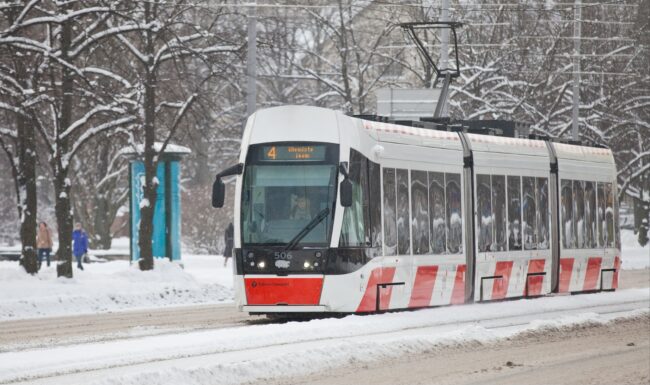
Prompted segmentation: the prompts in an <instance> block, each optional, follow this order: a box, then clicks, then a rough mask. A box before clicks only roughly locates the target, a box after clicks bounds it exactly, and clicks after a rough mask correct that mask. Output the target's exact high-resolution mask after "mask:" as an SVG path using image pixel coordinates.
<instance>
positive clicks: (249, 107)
mask: <svg viewBox="0 0 650 385" xmlns="http://www.w3.org/2000/svg"><path fill="white" fill-rule="evenodd" d="M254 4H256V3H254ZM256 8H257V7H255V6H252V7H250V9H249V11H248V53H247V57H246V75H247V78H248V81H247V87H246V116H250V115H251V114H253V113H254V112H255V108H256V106H255V104H256V101H257V18H256Z"/></svg>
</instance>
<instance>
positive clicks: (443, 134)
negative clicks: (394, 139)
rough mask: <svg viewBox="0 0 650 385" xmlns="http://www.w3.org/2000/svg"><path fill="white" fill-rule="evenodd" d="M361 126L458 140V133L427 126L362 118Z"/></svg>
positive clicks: (368, 128) (394, 132) (381, 130)
mask: <svg viewBox="0 0 650 385" xmlns="http://www.w3.org/2000/svg"><path fill="white" fill-rule="evenodd" d="M362 121H363V128H365V129H367V130H375V131H379V132H390V133H393V134H405V135H415V136H421V137H426V138H435V139H446V140H459V138H458V135H457V134H455V133H453V132H449V131H439V130H431V129H428V128H418V127H410V126H402V125H399V124H392V123H384V122H375V121H372V120H362Z"/></svg>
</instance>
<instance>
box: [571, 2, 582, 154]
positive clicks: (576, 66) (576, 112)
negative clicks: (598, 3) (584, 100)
mask: <svg viewBox="0 0 650 385" xmlns="http://www.w3.org/2000/svg"><path fill="white" fill-rule="evenodd" d="M580 1H581V0H575V10H574V18H575V21H574V24H573V51H574V52H573V126H572V130H571V133H572V136H573V140H576V141H577V140H580V133H579V130H578V128H579V124H578V119H579V118H580V35H581V28H580V27H581V21H580V19H581V18H582V6H581V2H580Z"/></svg>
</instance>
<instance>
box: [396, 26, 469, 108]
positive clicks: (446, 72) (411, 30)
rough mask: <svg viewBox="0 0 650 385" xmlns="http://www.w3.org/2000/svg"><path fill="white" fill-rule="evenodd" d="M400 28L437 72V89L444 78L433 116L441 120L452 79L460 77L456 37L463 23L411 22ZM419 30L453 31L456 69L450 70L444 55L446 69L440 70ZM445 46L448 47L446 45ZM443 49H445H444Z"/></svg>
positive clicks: (434, 83)
mask: <svg viewBox="0 0 650 385" xmlns="http://www.w3.org/2000/svg"><path fill="white" fill-rule="evenodd" d="M399 26H400V27H402V29H403V30H404V31H405V32H406V33H407V35H408V36H409V37H410V38H411V39H412V40H413V42H414V43H415V45H416V46H417V48H418V50H419V51H420V53H421V54H422V57H424V59H425V60H426V62H427V63H429V65H431V68H433V70H434V71H435V72H436V79H435V81H434V82H433V86H434V87H435V86H436V85H437V84H438V80H440V78H443V83H442V88H441V91H440V96H439V98H438V103H437V104H436V110H435V112H434V114H433V117H434V118H441V117H442V113H443V111H445V105H446V103H447V98H448V95H449V84H450V83H451V79H453V78H457V77H459V76H460V60H459V59H458V36H457V35H456V28H460V27H462V26H463V24H462V23H460V22H457V21H425V22H411V23H401V24H399ZM418 29H446V30H451V33H452V34H453V36H454V56H455V59H456V68H449V60H448V58H447V55H444V56H445V58H446V60H444V61H443V63H442V64H443V65H444V66H445V68H438V66H437V65H436V62H435V61H434V60H433V58H432V57H431V55H430V54H429V52H428V51H427V49H426V47H425V45H424V43H422V40H421V39H420V38H419V37H418V35H417V33H416V30H418ZM443 46H446V44H444V45H443ZM443 49H445V48H444V47H443Z"/></svg>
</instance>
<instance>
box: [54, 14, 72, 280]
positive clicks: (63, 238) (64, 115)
mask: <svg viewBox="0 0 650 385" xmlns="http://www.w3.org/2000/svg"><path fill="white" fill-rule="evenodd" d="M68 9H69V6H68V5H63V6H61V13H62V14H65V13H66V12H67V11H68ZM71 33H72V25H71V23H70V22H69V21H64V22H63V23H61V37H60V39H61V59H63V60H64V61H66V62H68V61H69V57H68V50H69V49H70V42H71V36H72V34H71ZM73 86H74V84H73V79H72V74H71V73H70V70H69V69H68V67H65V66H63V68H62V69H61V93H62V95H60V98H61V99H60V100H61V115H60V118H59V127H58V132H57V134H58V135H57V138H56V149H57V152H56V153H55V154H54V156H53V157H52V166H53V167H52V169H53V170H54V193H55V194H56V201H55V202H56V203H55V204H54V210H55V213H56V223H57V226H58V234H59V249H58V251H57V254H58V259H59V261H61V262H60V263H59V265H58V266H57V275H58V276H59V277H67V278H72V222H73V218H72V207H71V205H70V181H69V179H68V167H69V166H70V165H69V164H68V162H69V159H64V157H65V156H67V155H68V139H67V138H61V137H60V134H61V133H62V132H65V130H66V129H67V128H68V127H70V123H71V121H72V103H73V99H72V93H73Z"/></svg>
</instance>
